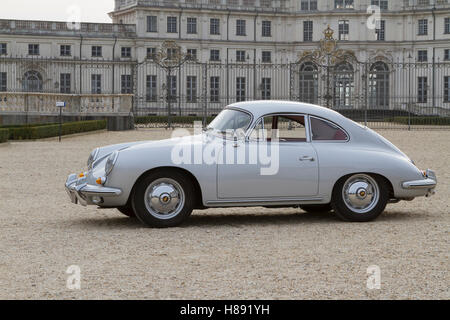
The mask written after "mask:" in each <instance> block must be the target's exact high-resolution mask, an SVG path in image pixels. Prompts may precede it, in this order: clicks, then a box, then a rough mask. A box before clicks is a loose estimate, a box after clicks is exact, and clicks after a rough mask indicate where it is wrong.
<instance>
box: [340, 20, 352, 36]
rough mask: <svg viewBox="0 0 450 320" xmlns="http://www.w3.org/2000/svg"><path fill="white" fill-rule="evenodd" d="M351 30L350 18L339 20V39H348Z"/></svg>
mask: <svg viewBox="0 0 450 320" xmlns="http://www.w3.org/2000/svg"><path fill="white" fill-rule="evenodd" d="M349 32H350V28H349V22H348V20H339V40H348V38H349Z"/></svg>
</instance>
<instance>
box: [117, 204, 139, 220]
mask: <svg viewBox="0 0 450 320" xmlns="http://www.w3.org/2000/svg"><path fill="white" fill-rule="evenodd" d="M117 210H119V212H120V213H122V214H124V215H126V216H127V217H130V218H134V217H136V214H135V213H134V210H133V208H132V207H131V206H128V205H126V206H124V207H119V208H117Z"/></svg>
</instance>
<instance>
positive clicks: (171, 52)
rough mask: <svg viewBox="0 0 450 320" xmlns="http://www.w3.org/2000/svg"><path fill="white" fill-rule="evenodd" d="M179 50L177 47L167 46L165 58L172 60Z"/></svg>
mask: <svg viewBox="0 0 450 320" xmlns="http://www.w3.org/2000/svg"><path fill="white" fill-rule="evenodd" d="M178 52H179V50H178V49H177V48H168V49H167V59H169V60H173V59H175V58H176V57H177V55H178Z"/></svg>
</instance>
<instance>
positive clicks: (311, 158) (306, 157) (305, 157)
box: [299, 156, 316, 162]
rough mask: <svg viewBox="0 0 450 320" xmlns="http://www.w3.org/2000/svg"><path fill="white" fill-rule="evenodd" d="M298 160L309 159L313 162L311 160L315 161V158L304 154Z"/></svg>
mask: <svg viewBox="0 0 450 320" xmlns="http://www.w3.org/2000/svg"><path fill="white" fill-rule="evenodd" d="M299 160H300V161H311V162H313V161H315V160H316V159H314V158H313V157H309V156H304V157H301V158H300V159H299Z"/></svg>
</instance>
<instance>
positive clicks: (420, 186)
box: [402, 170, 437, 197]
mask: <svg viewBox="0 0 450 320" xmlns="http://www.w3.org/2000/svg"><path fill="white" fill-rule="evenodd" d="M436 186H437V178H436V173H435V172H434V171H433V170H427V171H426V177H425V179H423V180H414V181H406V182H403V184H402V187H403V189H408V190H423V191H424V193H425V195H426V196H427V197H429V196H432V195H434V194H435V188H436Z"/></svg>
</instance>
